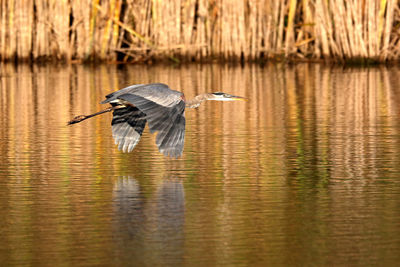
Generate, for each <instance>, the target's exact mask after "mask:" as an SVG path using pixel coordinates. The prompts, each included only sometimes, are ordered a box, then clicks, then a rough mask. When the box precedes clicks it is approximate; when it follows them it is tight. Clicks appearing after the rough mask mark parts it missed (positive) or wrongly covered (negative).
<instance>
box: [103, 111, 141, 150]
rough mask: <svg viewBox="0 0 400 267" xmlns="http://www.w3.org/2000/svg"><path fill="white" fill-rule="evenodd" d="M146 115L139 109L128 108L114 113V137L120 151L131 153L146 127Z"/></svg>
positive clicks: (112, 123)
mask: <svg viewBox="0 0 400 267" xmlns="http://www.w3.org/2000/svg"><path fill="white" fill-rule="evenodd" d="M145 117H146V115H145V114H144V113H143V112H141V111H140V110H139V109H138V108H136V107H133V106H126V107H124V108H118V109H115V110H114V112H113V119H112V122H111V125H112V135H113V138H114V141H115V144H116V145H118V149H119V150H122V151H123V152H131V151H132V150H133V149H134V148H135V146H136V145H137V143H139V140H140V137H141V136H142V133H143V129H144V127H145V126H146V118H145Z"/></svg>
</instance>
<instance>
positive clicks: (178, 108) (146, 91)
mask: <svg viewBox="0 0 400 267" xmlns="http://www.w3.org/2000/svg"><path fill="white" fill-rule="evenodd" d="M240 99H244V98H242V97H238V96H233V95H229V94H225V93H210V94H202V95H198V96H196V97H195V98H194V99H193V100H191V101H186V100H185V97H184V94H183V93H181V92H178V91H175V90H172V89H170V88H169V87H168V85H166V84H162V83H153V84H137V85H132V86H129V87H126V88H123V89H121V90H118V91H116V92H113V93H111V94H109V95H107V96H106V99H105V100H104V101H102V102H101V104H106V103H109V104H111V106H112V107H111V108H109V109H106V110H104V111H100V112H97V113H95V114H92V115H88V116H85V115H81V116H77V117H75V118H74V119H73V120H72V121H70V122H69V123H68V124H74V123H77V122H81V121H82V120H85V119H87V118H90V117H93V116H96V115H99V114H102V113H105V112H108V111H113V119H112V122H111V125H112V134H113V138H114V140H115V143H116V144H117V145H118V149H119V150H122V151H123V152H131V151H132V150H133V149H134V148H135V146H136V145H137V143H138V142H139V140H140V137H141V135H142V133H143V130H144V128H145V126H146V123H148V125H149V129H150V132H151V133H154V132H157V138H156V144H157V146H158V149H159V151H160V152H161V153H163V154H164V155H165V156H170V157H175V158H177V157H179V156H181V155H182V152H183V144H184V140H185V124H186V120H185V107H189V108H195V107H198V106H199V105H200V104H201V102H203V101H205V100H220V101H231V100H240Z"/></svg>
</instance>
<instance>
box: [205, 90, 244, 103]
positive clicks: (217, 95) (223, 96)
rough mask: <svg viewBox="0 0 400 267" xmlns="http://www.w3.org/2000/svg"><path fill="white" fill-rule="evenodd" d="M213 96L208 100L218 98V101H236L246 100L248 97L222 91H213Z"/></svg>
mask: <svg viewBox="0 0 400 267" xmlns="http://www.w3.org/2000/svg"><path fill="white" fill-rule="evenodd" d="M211 96H212V97H211V98H209V99H208V100H216V101H236V100H242V101H243V100H246V98H244V97H241V96H236V95H230V94H226V93H222V92H215V93H211Z"/></svg>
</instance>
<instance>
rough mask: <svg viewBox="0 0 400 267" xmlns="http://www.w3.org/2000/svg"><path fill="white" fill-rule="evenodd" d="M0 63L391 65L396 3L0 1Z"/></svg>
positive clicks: (399, 21)
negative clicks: (222, 62) (269, 61)
mask: <svg viewBox="0 0 400 267" xmlns="http://www.w3.org/2000/svg"><path fill="white" fill-rule="evenodd" d="M0 3H1V4H0V61H2V62H7V61H12V62H20V61H27V62H44V61H63V62H71V63H74V62H97V61H103V62H153V61H162V60H172V61H174V62H192V61H195V62H209V61H214V60H218V61H225V62H227V61H228V62H230V61H237V62H239V61H241V62H264V61H268V60H272V61H333V62H352V63H383V62H389V61H398V60H399V59H400V3H399V1H397V0H348V1H347V0H275V1H270V0H174V1H162V0H102V1H100V0H0Z"/></svg>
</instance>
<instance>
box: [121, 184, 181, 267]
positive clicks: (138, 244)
mask: <svg viewBox="0 0 400 267" xmlns="http://www.w3.org/2000/svg"><path fill="white" fill-rule="evenodd" d="M152 187H153V186H152ZM146 189H147V188H144V187H143V186H141V185H140V184H139V182H138V181H137V180H136V179H134V178H132V177H121V178H119V179H118V180H117V182H116V183H115V185H114V189H113V194H114V201H113V205H114V213H115V214H114V223H113V225H114V229H113V230H114V240H115V245H116V246H117V247H116V248H115V250H114V251H116V253H118V255H114V256H115V258H116V260H117V261H121V264H123V263H126V262H129V261H131V262H132V261H134V262H135V264H138V265H143V264H145V265H153V264H159V263H170V264H174V265H175V264H179V263H182V261H183V255H182V252H183V242H184V236H183V226H184V211H185V207H184V199H185V193H184V188H183V183H182V181H181V180H180V179H179V178H175V177H166V178H163V179H162V180H161V181H160V183H159V184H157V185H156V190H155V191H154V190H153V191H152V190H146ZM147 192H150V193H147Z"/></svg>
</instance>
